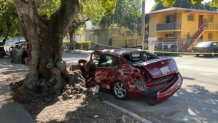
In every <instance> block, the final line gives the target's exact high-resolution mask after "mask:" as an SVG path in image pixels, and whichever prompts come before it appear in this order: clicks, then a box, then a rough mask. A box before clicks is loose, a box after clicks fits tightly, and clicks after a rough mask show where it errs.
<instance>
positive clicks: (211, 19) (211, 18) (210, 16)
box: [208, 15, 214, 23]
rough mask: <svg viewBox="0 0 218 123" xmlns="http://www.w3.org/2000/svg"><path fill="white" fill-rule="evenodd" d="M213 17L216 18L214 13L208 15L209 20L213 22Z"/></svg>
mask: <svg viewBox="0 0 218 123" xmlns="http://www.w3.org/2000/svg"><path fill="white" fill-rule="evenodd" d="M213 18H214V17H213V15H209V16H208V22H210V23H212V22H213Z"/></svg>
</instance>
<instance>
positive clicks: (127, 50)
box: [93, 48, 143, 55]
mask: <svg viewBox="0 0 218 123" xmlns="http://www.w3.org/2000/svg"><path fill="white" fill-rule="evenodd" d="M138 51H143V50H141V49H137V48H120V49H104V50H95V51H94V52H93V53H107V54H113V55H123V54H126V53H131V52H138Z"/></svg>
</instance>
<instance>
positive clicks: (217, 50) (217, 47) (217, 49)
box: [215, 42, 218, 53]
mask: <svg viewBox="0 0 218 123" xmlns="http://www.w3.org/2000/svg"><path fill="white" fill-rule="evenodd" d="M215 44H216V50H215V52H216V53H218V42H215Z"/></svg>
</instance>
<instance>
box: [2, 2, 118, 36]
mask: <svg viewBox="0 0 218 123" xmlns="http://www.w3.org/2000/svg"><path fill="white" fill-rule="evenodd" d="M115 4H116V2H115V1H114V0H80V10H79V13H78V16H77V17H76V18H75V19H77V20H87V19H89V20H92V21H93V22H99V21H100V20H101V18H102V17H103V16H104V15H106V14H108V13H112V12H113V8H114V7H115ZM36 7H37V11H38V14H39V15H40V16H42V17H46V18H47V19H50V17H51V15H52V14H53V13H55V12H56V11H57V10H58V9H59V7H60V0H37V1H36ZM19 35H21V29H20V26H19V20H18V16H17V12H16V8H15V6H14V3H13V1H12V0H0V37H14V36H19Z"/></svg>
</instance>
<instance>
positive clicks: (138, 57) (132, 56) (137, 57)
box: [123, 51, 158, 63]
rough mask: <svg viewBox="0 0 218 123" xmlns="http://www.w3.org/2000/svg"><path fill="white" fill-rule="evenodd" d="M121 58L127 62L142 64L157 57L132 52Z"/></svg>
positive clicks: (146, 53) (145, 53)
mask: <svg viewBox="0 0 218 123" xmlns="http://www.w3.org/2000/svg"><path fill="white" fill-rule="evenodd" d="M123 58H124V59H126V60H127V61H129V62H134V63H135V62H144V61H148V60H151V59H157V58H158V57H157V56H155V55H153V54H151V53H148V52H144V51H142V52H132V53H128V54H124V55H123Z"/></svg>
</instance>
